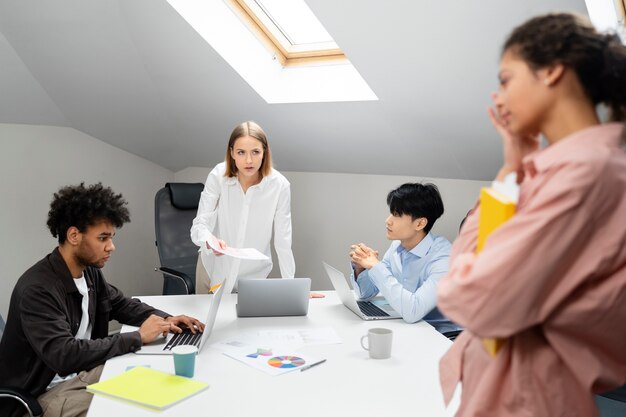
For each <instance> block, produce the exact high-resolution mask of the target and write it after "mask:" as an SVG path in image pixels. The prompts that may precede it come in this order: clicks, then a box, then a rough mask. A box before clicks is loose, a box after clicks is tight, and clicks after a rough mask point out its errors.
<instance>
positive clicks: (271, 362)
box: [224, 347, 319, 376]
mask: <svg viewBox="0 0 626 417" xmlns="http://www.w3.org/2000/svg"><path fill="white" fill-rule="evenodd" d="M224 355H226V356H228V357H231V358H233V359H236V360H238V361H240V362H243V363H245V364H246V365H248V366H251V367H253V368H255V369H258V370H260V371H263V372H265V373H266V374H269V375H274V376H275V375H282V374H284V373H287V372H292V371H297V370H299V369H300V368H302V367H303V366H306V365H310V364H313V363H316V362H319V360H318V359H316V358H314V357H312V356H311V355H303V354H301V353H297V352H294V351H293V349H292V348H288V347H279V348H264V347H245V348H239V349H237V350H231V351H228V352H224Z"/></svg>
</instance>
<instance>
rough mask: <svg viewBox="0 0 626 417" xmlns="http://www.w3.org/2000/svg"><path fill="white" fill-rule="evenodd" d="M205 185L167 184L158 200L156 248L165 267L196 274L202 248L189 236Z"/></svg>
mask: <svg viewBox="0 0 626 417" xmlns="http://www.w3.org/2000/svg"><path fill="white" fill-rule="evenodd" d="M203 189H204V185H203V184H202V183H167V184H165V187H163V188H161V189H160V190H159V191H158V192H157V194H156V196H155V199H154V210H155V216H154V220H155V234H156V242H155V243H156V246H157V250H158V253H159V260H160V262H161V266H162V267H167V268H172V269H175V270H177V271H180V272H183V273H185V274H186V275H188V276H189V277H190V278H191V279H192V282H193V281H194V280H195V275H196V262H197V260H198V247H197V246H196V245H194V243H193V242H192V241H191V238H190V236H189V231H190V229H191V224H192V222H193V219H194V218H195V217H196V214H197V211H198V203H199V201H200V194H201V193H202V190H203Z"/></svg>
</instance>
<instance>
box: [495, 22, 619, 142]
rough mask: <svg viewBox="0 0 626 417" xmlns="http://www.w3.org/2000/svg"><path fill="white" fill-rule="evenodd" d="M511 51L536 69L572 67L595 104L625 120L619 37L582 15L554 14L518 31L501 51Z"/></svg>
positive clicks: (512, 34) (613, 118)
mask: <svg viewBox="0 0 626 417" xmlns="http://www.w3.org/2000/svg"><path fill="white" fill-rule="evenodd" d="M508 50H511V51H512V52H514V53H516V54H518V55H519V56H520V57H521V58H522V59H524V60H525V61H526V62H527V63H528V64H529V65H530V67H531V68H533V69H539V68H545V67H547V66H550V65H552V64H554V63H561V64H563V65H564V66H566V67H569V68H571V69H572V70H574V72H575V73H576V75H577V76H578V79H579V81H580V83H581V85H582V87H583V89H584V90H585V93H586V94H587V96H588V97H589V98H590V99H591V101H592V102H593V104H598V103H604V104H606V105H607V106H608V107H609V109H610V110H611V116H612V117H611V119H612V120H613V121H620V122H623V121H624V120H626V46H624V45H623V44H622V43H621V41H620V39H619V37H618V36H617V35H615V34H604V33H599V32H598V31H596V30H595V29H594V28H593V26H592V25H591V23H590V22H589V21H588V20H587V19H586V18H583V17H582V16H579V15H575V14H570V13H553V14H547V15H544V16H538V17H535V18H532V19H530V20H529V21H527V22H526V23H524V24H522V25H521V26H518V27H517V28H515V30H513V32H512V33H511V35H510V36H509V38H508V39H507V40H506V42H505V43H504V47H503V48H502V51H503V53H504V52H506V51H508ZM624 134H625V135H626V131H625V132H624Z"/></svg>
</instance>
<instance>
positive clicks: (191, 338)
mask: <svg viewBox="0 0 626 417" xmlns="http://www.w3.org/2000/svg"><path fill="white" fill-rule="evenodd" d="M200 339H202V333H201V332H198V331H196V334H193V333H191V330H189V329H185V330H183V332H182V333H176V334H175V335H174V337H172V338H171V339H170V341H169V342H167V345H165V347H164V348H163V350H172V348H173V347H174V346H180V345H194V346H196V347H200V346H199V345H200Z"/></svg>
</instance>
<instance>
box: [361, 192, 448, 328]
mask: <svg viewBox="0 0 626 417" xmlns="http://www.w3.org/2000/svg"><path fill="white" fill-rule="evenodd" d="M387 204H388V205H389V211H390V212H391V214H390V215H389V217H387V220H386V221H385V224H386V226H387V239H389V240H392V243H391V246H390V247H389V249H388V250H387V252H386V253H385V256H384V257H383V259H382V261H379V260H378V251H376V250H373V249H371V248H369V247H367V246H366V245H365V244H363V243H359V244H355V245H352V247H351V249H352V251H351V252H350V258H351V260H352V265H353V273H352V277H351V279H352V281H353V286H354V289H355V292H356V294H357V296H358V297H359V299H361V300H370V299H372V298H374V297H375V296H376V295H377V294H378V293H380V294H382V295H383V296H384V297H385V299H386V300H387V302H389V304H390V305H391V307H393V309H394V310H396V311H397V312H398V313H400V314H401V315H402V318H403V319H404V320H405V321H406V322H408V323H415V322H417V321H419V320H422V319H424V320H426V321H427V322H428V323H430V324H431V325H432V326H434V327H435V328H436V329H437V330H438V331H439V332H440V333H443V334H444V335H449V336H455V335H456V334H458V332H459V330H460V327H459V326H457V325H456V324H454V323H452V322H451V321H450V320H448V319H447V318H446V317H444V316H443V315H442V314H441V313H440V312H439V310H438V309H437V283H438V282H439V280H440V279H441V278H442V277H443V276H444V275H445V274H446V273H447V272H448V257H449V255H450V249H451V244H450V242H449V241H448V240H447V239H446V238H444V237H442V236H437V235H435V234H432V233H430V230H431V228H432V227H433V225H434V224H435V221H436V220H437V219H438V218H439V217H441V215H442V214H443V201H442V200H441V196H440V195H439V190H438V189H437V187H436V186H435V185H434V184H403V185H401V186H400V187H398V188H397V189H395V190H392V191H391V192H390V193H389V195H387Z"/></svg>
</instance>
